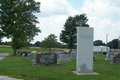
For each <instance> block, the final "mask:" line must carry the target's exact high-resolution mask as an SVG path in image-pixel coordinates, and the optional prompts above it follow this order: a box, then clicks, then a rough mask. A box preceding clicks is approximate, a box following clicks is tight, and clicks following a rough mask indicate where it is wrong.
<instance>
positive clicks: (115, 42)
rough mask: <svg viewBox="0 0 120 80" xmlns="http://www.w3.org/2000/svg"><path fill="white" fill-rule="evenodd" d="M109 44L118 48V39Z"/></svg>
mask: <svg viewBox="0 0 120 80" xmlns="http://www.w3.org/2000/svg"><path fill="white" fill-rule="evenodd" d="M108 46H109V47H110V48H113V49H118V39H113V40H112V41H110V42H109V43H108Z"/></svg>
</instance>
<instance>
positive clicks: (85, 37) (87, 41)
mask: <svg viewBox="0 0 120 80" xmlns="http://www.w3.org/2000/svg"><path fill="white" fill-rule="evenodd" d="M76 71H77V72H78V73H91V72H93V28H89V27H77V68H76Z"/></svg>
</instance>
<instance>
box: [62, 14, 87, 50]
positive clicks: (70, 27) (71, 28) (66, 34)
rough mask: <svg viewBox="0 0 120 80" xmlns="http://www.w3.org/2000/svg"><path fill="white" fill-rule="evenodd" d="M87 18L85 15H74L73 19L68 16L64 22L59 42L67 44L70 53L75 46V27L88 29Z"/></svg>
mask: <svg viewBox="0 0 120 80" xmlns="http://www.w3.org/2000/svg"><path fill="white" fill-rule="evenodd" d="M87 21H88V18H87V16H86V14H81V15H75V16H74V17H72V16H69V17H68V19H67V20H66V22H65V24H64V27H63V29H64V30H62V31H61V33H60V41H61V42H63V43H65V44H67V45H68V47H69V48H70V51H72V48H73V46H74V45H75V44H76V42H77V39H76V34H77V30H76V27H89V25H88V24H87Z"/></svg>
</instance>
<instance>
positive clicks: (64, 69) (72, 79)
mask: <svg viewBox="0 0 120 80" xmlns="http://www.w3.org/2000/svg"><path fill="white" fill-rule="evenodd" d="M25 50H27V49H25ZM23 51H24V50H23ZM28 51H29V50H28ZM3 52H4V53H11V54H10V55H9V56H8V57H6V58H5V59H3V60H1V61H0V75H4V76H9V77H15V78H21V79H24V80H119V79H120V76H119V75H120V71H119V70H120V65H113V64H110V62H112V60H105V58H106V56H105V55H96V56H95V58H96V61H94V66H93V71H94V72H97V73H99V74H100V75H83V76H77V75H76V74H74V73H73V72H72V71H75V70H76V59H71V61H69V62H59V63H60V64H61V66H32V62H31V60H29V59H28V58H26V57H21V56H19V55H16V56H13V54H12V53H13V50H12V49H10V48H0V53H3Z"/></svg>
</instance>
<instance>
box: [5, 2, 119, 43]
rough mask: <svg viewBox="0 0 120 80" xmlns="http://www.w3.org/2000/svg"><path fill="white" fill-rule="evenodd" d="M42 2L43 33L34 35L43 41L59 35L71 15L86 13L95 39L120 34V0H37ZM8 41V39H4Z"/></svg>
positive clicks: (115, 37)
mask: <svg viewBox="0 0 120 80" xmlns="http://www.w3.org/2000/svg"><path fill="white" fill-rule="evenodd" d="M36 1H39V2H41V5H40V10H41V13H39V14H37V17H38V20H39V22H40V23H39V24H37V26H39V27H40V29H41V31H42V33H39V35H38V36H35V37H34V41H32V43H35V42H36V41H42V40H44V38H45V37H47V36H48V35H50V34H55V35H56V36H58V37H57V39H58V41H59V35H60V33H61V30H63V26H64V24H65V21H66V19H67V18H68V17H69V16H74V15H79V14H82V13H85V14H86V15H87V17H88V19H89V20H88V24H89V25H90V27H93V28H94V41H95V40H102V41H103V42H105V43H106V34H109V35H108V41H111V40H113V39H117V38H118V35H120V0H36ZM3 41H6V39H3Z"/></svg>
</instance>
